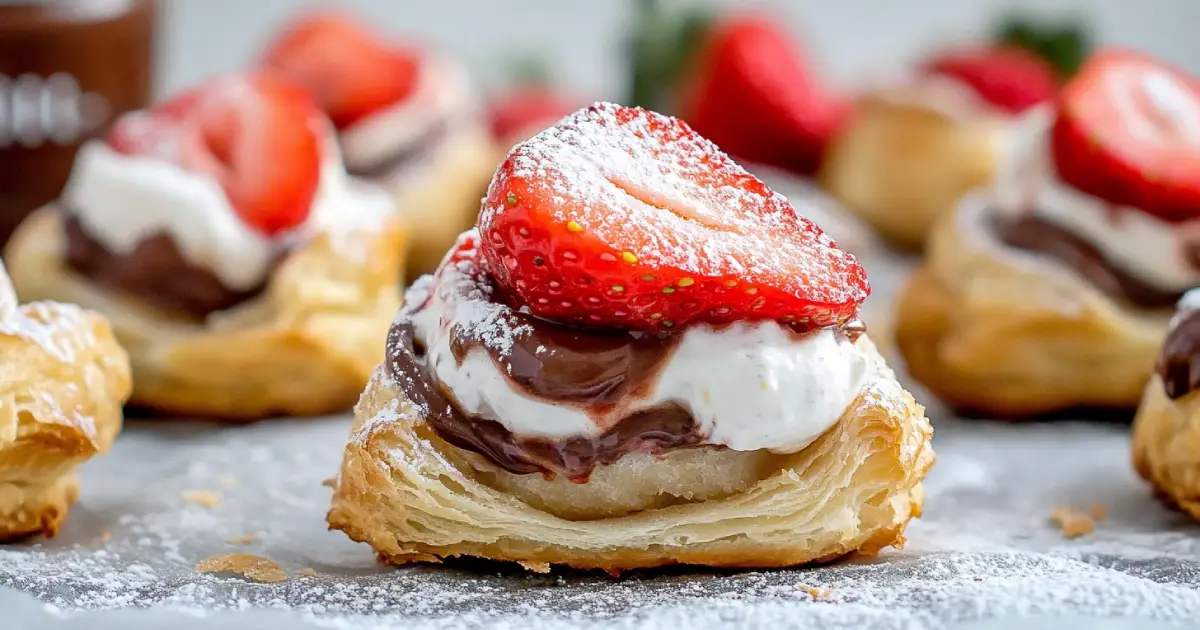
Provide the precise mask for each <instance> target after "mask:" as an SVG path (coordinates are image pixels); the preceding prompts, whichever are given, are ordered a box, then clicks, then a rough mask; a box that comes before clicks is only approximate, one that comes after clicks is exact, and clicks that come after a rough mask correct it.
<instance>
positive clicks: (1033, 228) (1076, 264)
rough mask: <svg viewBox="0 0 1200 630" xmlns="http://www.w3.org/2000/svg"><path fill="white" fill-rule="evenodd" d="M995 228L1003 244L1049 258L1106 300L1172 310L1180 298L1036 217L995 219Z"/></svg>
mask: <svg viewBox="0 0 1200 630" xmlns="http://www.w3.org/2000/svg"><path fill="white" fill-rule="evenodd" d="M994 229H995V230H996V233H997V236H998V237H999V238H1000V240H1001V241H1002V242H1004V243H1005V244H1006V245H1009V246H1010V247H1016V248H1018V249H1024V250H1027V251H1031V252H1037V253H1040V254H1045V255H1047V256H1051V257H1053V258H1055V259H1057V260H1058V261H1059V262H1061V263H1063V264H1064V265H1067V266H1069V267H1071V268H1072V269H1074V270H1075V271H1076V272H1078V273H1079V275H1081V276H1083V277H1084V278H1085V279H1086V280H1087V281H1088V282H1090V283H1091V284H1092V285H1093V286H1095V287H1096V288H1097V289H1100V290H1101V291H1102V292H1104V293H1105V294H1106V295H1108V296H1109V297H1111V298H1113V299H1114V300H1118V301H1121V302H1124V303H1126V304H1129V305H1131V306H1134V307H1137V308H1145V309H1157V308H1171V307H1173V306H1174V305H1175V303H1176V302H1177V301H1179V298H1180V296H1182V295H1183V292H1182V291H1166V290H1163V289H1159V288H1157V287H1154V286H1151V285H1149V284H1147V283H1145V282H1143V281H1142V280H1140V279H1138V278H1136V277H1134V276H1133V275H1131V274H1129V273H1127V272H1125V271H1124V270H1122V269H1121V268H1120V267H1117V266H1116V265H1113V264H1112V263H1111V262H1109V260H1108V259H1106V258H1105V256H1104V253H1103V252H1101V251H1100V250H1099V249H1097V248H1096V246H1095V245H1092V244H1091V243H1089V242H1088V241H1086V240H1084V239H1082V238H1080V237H1079V236H1077V235H1075V234H1072V233H1071V232H1069V231H1067V230H1064V229H1063V228H1061V227H1058V226H1057V225H1054V224H1053V223H1050V222H1049V221H1045V220H1043V219H1040V218H1038V217H1036V216H1028V215H1025V216H1019V217H1016V218H1012V219H998V220H997V221H996V223H995V225H994Z"/></svg>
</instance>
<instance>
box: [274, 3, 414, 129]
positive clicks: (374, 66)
mask: <svg viewBox="0 0 1200 630" xmlns="http://www.w3.org/2000/svg"><path fill="white" fill-rule="evenodd" d="M420 62H421V57H420V55H419V53H418V52H417V51H416V50H415V49H410V48H404V47H401V46H399V45H395V44H393V43H391V42H388V41H385V40H383V39H382V38H380V37H379V36H377V35H376V34H375V33H373V32H371V30H370V29H368V28H367V27H366V26H364V25H362V24H360V23H359V22H357V21H356V20H354V19H353V18H351V17H349V16H347V15H345V14H342V13H339V12H336V11H318V12H312V13H308V14H306V15H304V16H302V17H300V18H299V19H298V20H296V21H295V22H294V23H293V24H292V25H291V26H290V27H289V28H287V29H286V30H285V31H284V32H283V33H282V34H281V35H280V36H279V37H278V38H276V39H275V41H274V42H273V43H272V44H271V46H270V47H268V49H267V52H266V54H265V55H264V56H263V61H262V63H263V66H264V67H265V68H266V69H267V70H268V71H270V72H273V73H275V74H278V75H279V76H282V77H285V78H287V79H288V80H290V81H294V82H296V83H297V84H299V85H300V86H302V87H304V89H306V90H308V91H309V92H310V93H311V94H312V95H313V98H314V99H315V100H316V101H317V103H318V104H319V105H320V106H321V109H322V110H324V111H325V113H326V114H328V116H329V118H330V120H332V121H333V124H334V126H335V127H337V128H338V129H345V128H346V127H349V126H351V125H353V124H354V123H356V122H358V121H360V120H362V119H363V118H366V117H367V116H370V115H371V114H373V113H375V112H378V111H380V110H383V109H386V108H388V107H390V106H392V105H395V104H396V103H399V102H401V101H403V100H405V99H406V98H408V96H409V95H411V94H412V93H413V92H414V91H415V89H416V86H417V80H418V78H419V72H420V65H421V63H420Z"/></svg>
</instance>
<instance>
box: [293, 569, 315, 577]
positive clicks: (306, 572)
mask: <svg viewBox="0 0 1200 630" xmlns="http://www.w3.org/2000/svg"><path fill="white" fill-rule="evenodd" d="M316 574H317V572H316V571H314V570H312V569H308V568H305V569H300V570H299V571H297V572H296V577H302V578H306V577H312V576H314V575H316Z"/></svg>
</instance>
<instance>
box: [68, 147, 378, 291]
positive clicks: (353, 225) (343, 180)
mask: <svg viewBox="0 0 1200 630" xmlns="http://www.w3.org/2000/svg"><path fill="white" fill-rule="evenodd" d="M62 201H63V207H64V209H65V210H66V211H69V212H71V213H73V214H74V216H76V217H77V218H78V219H79V222H80V223H81V224H82V227H83V229H84V230H86V231H87V233H88V235H90V236H91V237H92V238H94V239H95V240H97V241H98V242H100V243H101V244H103V245H104V247H105V248H106V249H108V250H109V251H111V252H113V253H115V254H129V253H131V252H132V251H133V250H134V248H136V247H137V245H138V244H139V243H141V242H142V241H144V240H146V239H148V238H151V237H154V236H158V235H163V234H165V235H167V236H169V237H171V240H172V241H173V242H174V243H175V246H176V247H177V248H178V249H179V252H180V254H181V255H182V256H183V257H184V258H185V259H187V260H188V261H189V262H191V263H192V264H194V265H196V266H197V267H202V268H204V269H208V270H209V271H211V272H212V273H213V274H214V275H215V276H216V277H217V278H218V279H220V281H221V283H222V284H224V285H225V286H226V287H227V288H229V289H233V290H238V291H245V290H250V289H252V288H254V287H255V286H258V285H260V284H262V282H263V281H264V280H265V278H266V276H267V273H268V272H269V271H270V269H271V266H272V263H273V261H274V260H275V259H276V257H277V256H278V255H279V253H280V251H281V250H283V249H285V248H286V247H288V246H289V245H290V244H291V243H294V242H296V240H297V239H303V238H307V237H309V236H311V235H312V234H314V233H318V232H338V231H340V230H342V229H358V228H362V227H367V226H375V225H378V224H379V222H381V221H382V220H383V219H384V218H386V217H387V216H388V215H389V214H391V213H392V212H393V207H392V202H391V200H390V198H389V197H388V195H387V194H386V193H385V192H384V191H383V190H382V189H380V188H378V187H375V186H370V185H367V184H365V183H363V182H360V181H356V180H354V179H352V178H350V177H349V176H348V175H347V174H346V170H345V168H344V167H343V166H342V163H341V156H340V154H339V152H338V150H337V147H336V145H335V143H334V142H333V141H332V140H327V141H326V142H325V151H324V157H323V159H322V164H321V181H320V184H319V186H318V188H317V193H316V196H315V197H314V198H313V205H312V208H311V210H310V212H309V215H308V218H307V219H306V220H305V222H304V223H303V224H301V225H300V226H298V227H296V228H294V229H292V230H290V231H288V232H286V233H284V234H281V235H277V236H275V237H274V238H272V237H269V236H267V235H265V234H263V233H261V232H259V231H257V230H255V229H254V228H252V227H250V226H249V225H247V224H246V223H245V222H244V221H243V220H242V219H241V217H240V216H239V215H238V213H237V211H236V210H235V209H234V208H233V206H232V205H231V204H230V202H229V199H228V197H227V196H226V195H225V191H224V189H222V187H221V185H220V184H219V183H218V182H217V181H216V179H214V178H213V177H211V176H209V175H206V174H200V173H194V172H191V171H188V170H185V169H183V168H182V167H180V166H178V165H176V164H173V163H170V162H167V161H163V160H159V159H156V158H153V157H145V156H136V155H125V154H122V153H118V152H116V151H114V150H112V149H111V148H110V147H109V146H108V145H107V144H105V143H104V142H102V141H98V140H94V141H91V142H88V143H87V144H86V145H84V146H83V147H82V148H81V149H80V151H79V154H78V156H77V157H76V159H75V165H74V168H73V170H72V171H71V178H70V180H69V181H68V183H67V186H66V188H65V189H64V191H63V194H62Z"/></svg>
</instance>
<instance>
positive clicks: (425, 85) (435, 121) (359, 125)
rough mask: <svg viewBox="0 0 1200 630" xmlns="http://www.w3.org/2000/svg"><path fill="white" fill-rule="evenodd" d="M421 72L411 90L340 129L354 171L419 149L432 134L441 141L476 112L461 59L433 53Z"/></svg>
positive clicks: (469, 83)
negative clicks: (398, 100)
mask: <svg viewBox="0 0 1200 630" xmlns="http://www.w3.org/2000/svg"><path fill="white" fill-rule="evenodd" d="M418 72H419V74H418V76H417V87H416V89H415V91H414V93H413V94H412V95H410V96H409V97H408V98H406V99H404V100H402V101H400V102H398V103H396V104H395V105H392V106H391V107H388V108H386V109H383V110H380V111H378V112H375V113H374V114H371V115H370V116H368V117H366V118H364V119H362V120H360V121H358V122H356V123H355V124H353V125H350V126H349V127H347V128H345V129H343V130H342V131H341V135H340V137H339V140H340V142H341V147H342V153H343V154H344V155H345V159H346V166H347V168H349V169H350V171H351V172H356V173H361V172H363V171H374V170H378V169H379V167H380V166H381V165H386V164H387V163H388V162H390V161H392V160H393V159H394V158H395V157H396V156H398V155H401V154H408V153H410V152H414V151H419V150H420V149H421V148H424V147H419V145H422V144H424V143H426V142H428V141H429V137H430V135H431V134H439V133H440V134H442V135H443V136H444V138H442V139H440V140H435V141H434V143H433V144H435V145H436V144H440V142H441V141H445V140H446V139H447V138H449V137H450V136H451V135H452V134H453V133H454V129H453V128H454V127H456V126H461V125H462V124H466V121H468V120H469V119H470V118H472V117H473V115H474V114H475V113H476V110H477V108H478V103H476V102H475V99H474V96H473V94H472V89H471V82H470V77H469V76H468V75H467V72H466V69H465V68H463V67H462V65H461V64H458V63H456V62H454V61H452V60H450V59H446V58H441V57H435V58H433V59H432V60H430V61H429V62H428V63H427V64H425V65H423V66H422V67H421V68H420V70H419V71H418ZM443 127H445V129H442V128H443ZM427 149H428V150H432V148H427ZM414 157H417V158H418V159H417V160H416V161H420V159H419V156H414ZM394 175H395V173H387V174H385V175H384V177H391V176H394Z"/></svg>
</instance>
